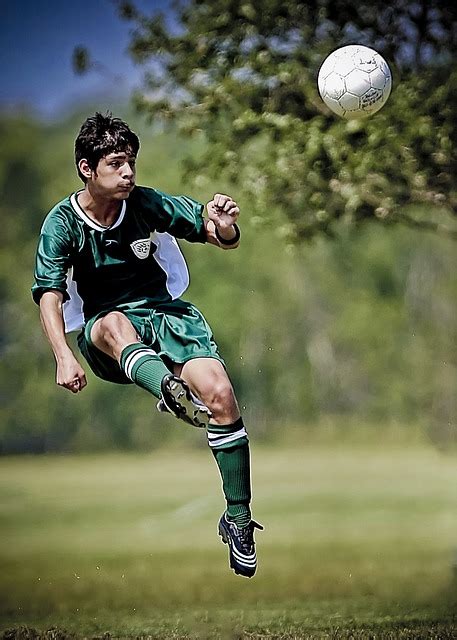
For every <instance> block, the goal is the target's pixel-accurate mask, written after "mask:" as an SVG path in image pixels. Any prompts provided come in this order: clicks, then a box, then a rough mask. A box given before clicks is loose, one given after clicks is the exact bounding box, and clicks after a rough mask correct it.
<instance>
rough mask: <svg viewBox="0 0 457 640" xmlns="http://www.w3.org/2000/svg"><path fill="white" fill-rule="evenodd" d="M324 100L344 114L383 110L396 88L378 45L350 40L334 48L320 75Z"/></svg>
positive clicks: (368, 113) (362, 114)
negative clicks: (377, 48) (355, 42)
mask: <svg viewBox="0 0 457 640" xmlns="http://www.w3.org/2000/svg"><path fill="white" fill-rule="evenodd" d="M317 86H318V88H319V93H320V95H321V98H322V100H323V101H324V102H325V104H326V105H327V107H329V108H330V109H331V110H332V111H333V112H334V113H336V114H337V115H339V116H341V117H342V118H346V119H352V118H362V117H364V116H367V115H371V114H373V113H376V111H379V109H380V108H381V107H382V106H383V105H384V104H385V103H386V101H387V98H388V97H389V94H390V90H391V88H392V74H391V72H390V69H389V65H388V64H387V62H386V61H385V60H384V58H383V57H382V56H381V55H380V54H379V53H378V52H377V51H375V50H374V49H370V47H364V46H363V45H360V44H350V45H347V46H345V47H341V48H340V49H336V51H333V52H332V53H331V54H330V55H329V56H328V57H327V58H326V59H325V60H324V62H323V63H322V66H321V68H320V69H319V74H318V78H317Z"/></svg>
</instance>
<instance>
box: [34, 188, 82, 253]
mask: <svg viewBox="0 0 457 640" xmlns="http://www.w3.org/2000/svg"><path fill="white" fill-rule="evenodd" d="M70 198H71V196H67V197H66V198H64V199H63V200H61V201H60V202H58V203H57V204H56V205H54V207H52V209H51V210H50V211H49V213H48V214H47V216H46V217H45V219H44V221H43V224H42V226H41V232H40V233H41V236H47V237H50V238H55V239H59V241H61V242H64V243H65V244H67V243H70V244H71V245H74V244H76V245H79V244H80V236H81V233H82V232H81V226H82V225H81V222H80V220H79V218H78V216H77V215H76V213H75V211H74V209H73V207H72V205H71V201H70ZM77 238H79V240H78V239H77Z"/></svg>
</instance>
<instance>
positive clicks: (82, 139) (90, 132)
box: [75, 112, 140, 182]
mask: <svg viewBox="0 0 457 640" xmlns="http://www.w3.org/2000/svg"><path fill="white" fill-rule="evenodd" d="M139 148H140V140H139V138H138V136H137V135H136V133H134V132H133V131H132V130H131V129H130V127H129V126H128V124H127V123H126V122H124V121H123V120H121V119H120V118H114V117H113V115H112V114H111V113H109V112H108V113H106V115H103V114H101V113H98V112H97V113H96V114H95V115H94V116H91V117H89V118H87V119H86V120H85V122H83V124H82V126H81V129H80V130H79V134H78V137H77V138H76V140H75V162H76V168H77V170H78V175H79V177H80V178H81V180H82V181H83V182H86V178H85V177H84V176H83V175H82V174H81V172H80V170H79V167H78V164H79V161H80V160H82V159H83V158H85V159H86V160H87V162H88V164H89V167H90V168H91V169H92V170H93V171H95V169H96V168H97V165H98V163H99V161H100V160H101V159H102V158H104V157H105V156H107V155H108V154H109V153H114V152H117V151H119V152H128V153H131V154H132V155H134V156H136V155H137V154H138V150H139Z"/></svg>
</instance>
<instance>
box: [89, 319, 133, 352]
mask: <svg viewBox="0 0 457 640" xmlns="http://www.w3.org/2000/svg"><path fill="white" fill-rule="evenodd" d="M97 325H98V326H96V327H95V326H94V329H95V332H94V333H95V335H93V336H92V337H93V339H95V340H94V342H95V343H97V342H100V341H101V342H103V343H105V344H106V345H108V346H110V347H113V346H114V345H116V344H118V343H119V342H123V340H124V339H125V338H126V337H129V338H131V337H132V334H135V333H136V332H135V330H134V328H133V326H132V324H131V323H130V320H128V318H127V317H126V316H125V315H124V314H123V313H121V312H120V311H111V312H110V313H108V314H107V315H106V316H103V318H100V320H99V322H98V323H97Z"/></svg>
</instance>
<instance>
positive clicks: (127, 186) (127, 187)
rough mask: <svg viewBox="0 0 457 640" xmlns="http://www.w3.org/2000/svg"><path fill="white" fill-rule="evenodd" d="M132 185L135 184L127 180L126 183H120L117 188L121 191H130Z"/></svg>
mask: <svg viewBox="0 0 457 640" xmlns="http://www.w3.org/2000/svg"><path fill="white" fill-rule="evenodd" d="M134 186H135V183H134V182H129V183H128V184H120V185H119V189H120V190H121V191H131V190H132V189H133V187H134Z"/></svg>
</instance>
